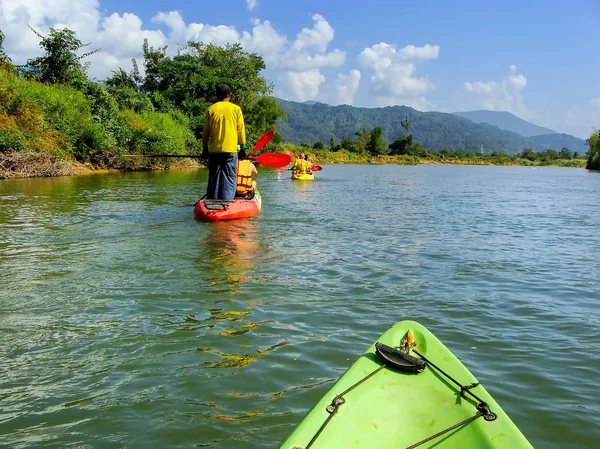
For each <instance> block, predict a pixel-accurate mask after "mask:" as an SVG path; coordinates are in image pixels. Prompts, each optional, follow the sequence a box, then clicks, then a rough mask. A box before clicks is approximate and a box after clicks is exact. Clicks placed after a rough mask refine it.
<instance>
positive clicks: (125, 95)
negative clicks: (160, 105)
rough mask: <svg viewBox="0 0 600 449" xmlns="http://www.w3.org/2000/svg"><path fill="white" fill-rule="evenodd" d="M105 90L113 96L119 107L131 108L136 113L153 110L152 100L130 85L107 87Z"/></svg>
mask: <svg viewBox="0 0 600 449" xmlns="http://www.w3.org/2000/svg"><path fill="white" fill-rule="evenodd" d="M107 91H108V92H109V93H110V94H111V95H112V96H113V97H114V98H115V100H116V101H117V104H118V106H119V108H120V109H131V110H132V111H135V112H137V113H138V114H142V113H144V112H153V111H154V105H153V104H152V100H150V98H148V96H147V95H145V94H143V93H141V92H138V91H137V90H136V89H133V88H131V87H108V88H107Z"/></svg>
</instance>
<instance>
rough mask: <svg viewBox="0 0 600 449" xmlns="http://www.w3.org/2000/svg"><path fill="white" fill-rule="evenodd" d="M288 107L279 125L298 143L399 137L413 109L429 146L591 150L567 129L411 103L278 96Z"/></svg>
mask: <svg viewBox="0 0 600 449" xmlns="http://www.w3.org/2000/svg"><path fill="white" fill-rule="evenodd" d="M275 100H276V101H277V103H278V104H279V106H280V107H281V108H282V109H283V110H284V111H285V112H286V114H287V117H288V121H287V123H286V122H284V121H282V120H281V119H279V121H278V124H277V129H278V131H279V133H280V134H281V135H282V137H283V139H284V140H285V141H286V142H290V143H293V144H296V145H298V144H301V143H303V142H304V143H307V144H309V145H313V144H314V143H315V142H317V141H321V142H323V143H324V144H325V145H329V142H330V140H331V138H332V137H333V138H334V139H335V140H336V142H340V141H341V140H342V139H343V138H344V136H348V137H351V138H353V139H354V137H355V133H356V132H358V131H360V130H362V129H366V130H367V131H370V130H371V129H373V128H375V127H377V126H380V127H381V128H382V129H383V135H384V139H385V140H386V142H387V143H391V142H392V141H393V138H394V137H399V136H402V135H403V134H404V130H403V129H402V126H401V125H400V122H401V121H402V120H403V119H404V118H405V116H406V115H407V114H408V117H409V120H410V125H411V128H410V129H411V132H412V134H413V136H414V141H415V142H416V143H420V144H421V145H423V146H424V147H425V148H427V149H437V150H441V149H443V148H450V149H453V150H459V149H460V150H466V151H477V152H478V151H481V149H482V148H483V151H484V152H486V153H489V152H492V151H505V152H506V153H508V154H516V153H519V152H521V151H522V150H523V149H524V148H531V149H533V150H535V151H543V150H546V149H548V148H553V149H556V150H558V151H560V149H561V148H563V147H567V148H569V149H570V150H571V151H572V152H579V153H580V154H583V153H585V152H587V151H588V147H587V145H586V143H585V141H584V140H582V139H578V138H576V137H573V136H570V135H567V134H548V135H542V136H534V137H523V136H520V135H519V134H516V133H514V132H510V131H505V130H502V129H500V128H498V127H496V126H492V125H489V124H487V123H475V122H473V121H471V120H469V119H466V118H463V117H459V116H457V115H454V114H446V113H443V112H420V111H417V110H416V109H413V108H411V107H408V106H390V107H385V108H372V109H371V108H357V107H353V106H347V105H343V106H329V105H326V104H323V103H313V104H308V103H298V102H294V101H287V100H281V99H278V98H276V99H275Z"/></svg>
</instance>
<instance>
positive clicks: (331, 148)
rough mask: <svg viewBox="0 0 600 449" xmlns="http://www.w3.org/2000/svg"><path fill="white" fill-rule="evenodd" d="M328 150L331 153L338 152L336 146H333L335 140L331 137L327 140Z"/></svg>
mask: <svg viewBox="0 0 600 449" xmlns="http://www.w3.org/2000/svg"><path fill="white" fill-rule="evenodd" d="M329 149H330V150H331V151H337V150H339V148H338V146H337V145H336V144H335V139H334V138H333V136H331V139H329Z"/></svg>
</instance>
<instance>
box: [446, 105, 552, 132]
mask: <svg viewBox="0 0 600 449" xmlns="http://www.w3.org/2000/svg"><path fill="white" fill-rule="evenodd" d="M454 115H458V116H459V117H464V118H467V119H469V120H471V121H473V122H475V123H489V124H490V125H494V126H497V127H498V128H500V129H504V130H506V131H512V132H514V133H517V134H519V135H521V136H524V137H531V136H539V135H541V134H558V133H557V132H556V131H553V130H551V129H548V128H543V127H541V126H537V125H534V124H533V123H530V122H527V121H525V120H523V119H520V118H519V117H517V116H516V115H514V114H511V113H510V112H506V111H467V112H455V113H454Z"/></svg>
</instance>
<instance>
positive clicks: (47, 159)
mask: <svg viewBox="0 0 600 449" xmlns="http://www.w3.org/2000/svg"><path fill="white" fill-rule="evenodd" d="M307 153H308V155H309V160H310V162H311V163H314V164H376V165H382V164H398V165H419V164H445V165H497V166H501V165H510V166H526V167H574V168H585V164H586V161H585V160H584V159H571V160H562V159H559V160H553V161H545V162H541V161H535V162H532V161H529V160H527V159H512V158H507V157H500V158H493V157H481V158H475V159H473V158H464V159H461V158H444V159H442V158H419V157H416V156H408V155H403V156H363V155H356V154H348V153H344V152H339V153H337V152H330V153H327V154H319V153H310V152H307ZM201 166H202V164H200V163H199V162H198V161H196V160H194V159H185V158H184V159H181V160H176V161H173V160H169V161H159V160H157V159H153V160H151V159H145V160H139V161H132V160H127V161H123V160H121V161H120V162H119V163H116V164H115V167H108V168H107V167H99V166H95V165H93V164H91V163H89V162H85V163H84V162H78V161H75V160H72V159H63V158H58V157H56V156H53V155H51V154H48V153H0V179H15V178H33V177H55V176H85V175H93V174H103V173H110V172H123V171H154V170H169V169H177V168H198V167H201Z"/></svg>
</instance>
